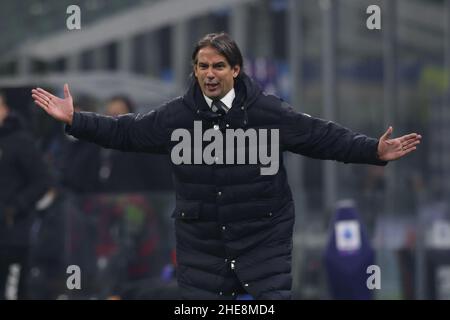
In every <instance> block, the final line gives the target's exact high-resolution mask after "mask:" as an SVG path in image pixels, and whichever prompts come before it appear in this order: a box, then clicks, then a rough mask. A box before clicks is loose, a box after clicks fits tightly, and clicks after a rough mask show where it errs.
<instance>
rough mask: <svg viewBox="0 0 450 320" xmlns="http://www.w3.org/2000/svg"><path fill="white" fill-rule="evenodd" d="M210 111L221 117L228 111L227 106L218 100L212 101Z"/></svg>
mask: <svg viewBox="0 0 450 320" xmlns="http://www.w3.org/2000/svg"><path fill="white" fill-rule="evenodd" d="M211 109H212V111H214V112H217V113H220V114H222V115H224V114H225V113H227V111H228V108H227V106H226V105H225V103H223V102H222V101H220V99H217V100H213V102H212V104H211Z"/></svg>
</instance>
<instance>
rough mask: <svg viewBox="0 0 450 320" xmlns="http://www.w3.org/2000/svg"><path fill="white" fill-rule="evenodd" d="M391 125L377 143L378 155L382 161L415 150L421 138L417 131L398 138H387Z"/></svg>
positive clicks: (395, 158)
mask: <svg viewBox="0 0 450 320" xmlns="http://www.w3.org/2000/svg"><path fill="white" fill-rule="evenodd" d="M391 134H392V127H389V129H388V130H387V131H386V133H385V134H384V135H383V136H381V138H380V140H379V143H378V157H379V158H380V159H381V160H383V161H392V160H397V159H399V158H401V157H403V156H405V155H407V154H408V153H410V152H412V151H414V150H416V148H417V147H416V146H417V145H418V144H419V143H420V139H422V136H421V135H418V134H417V133H410V134H407V135H404V136H402V137H399V138H395V139H389V137H390V135H391Z"/></svg>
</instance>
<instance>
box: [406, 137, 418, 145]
mask: <svg viewBox="0 0 450 320" xmlns="http://www.w3.org/2000/svg"><path fill="white" fill-rule="evenodd" d="M416 141H418V142H420V141H421V139H420V138H418V137H416V138H413V139H409V140H406V141H405V142H403V144H410V143H413V142H416Z"/></svg>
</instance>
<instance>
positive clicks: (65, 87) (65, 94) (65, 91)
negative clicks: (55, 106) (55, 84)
mask: <svg viewBox="0 0 450 320" xmlns="http://www.w3.org/2000/svg"><path fill="white" fill-rule="evenodd" d="M70 97H72V96H71V95H70V91H69V85H68V84H67V83H66V84H65V85H64V98H70Z"/></svg>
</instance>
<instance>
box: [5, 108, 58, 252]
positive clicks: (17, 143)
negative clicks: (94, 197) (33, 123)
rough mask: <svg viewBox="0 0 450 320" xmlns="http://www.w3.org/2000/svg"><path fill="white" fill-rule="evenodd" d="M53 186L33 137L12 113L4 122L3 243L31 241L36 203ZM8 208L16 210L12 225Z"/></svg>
mask: <svg viewBox="0 0 450 320" xmlns="http://www.w3.org/2000/svg"><path fill="white" fill-rule="evenodd" d="M50 186H51V180H50V176H49V174H48V171H47V169H46V167H45V165H44V163H43V161H42V158H41V155H40V154H39V152H38V150H37V148H36V146H35V143H34V141H33V139H32V137H31V136H30V135H29V134H27V133H26V132H25V131H24V130H23V129H22V125H21V121H20V120H19V118H18V117H17V116H15V115H14V114H13V113H11V114H10V115H9V116H8V117H7V118H6V119H5V121H4V123H3V125H1V126H0V245H2V246H28V245H29V231H30V226H31V222H32V219H33V212H34V207H35V205H36V202H37V201H38V200H39V199H40V198H41V197H42V196H43V195H44V193H45V192H46V191H48V190H49V188H50ZM6 208H8V209H9V210H13V212H14V223H13V224H12V225H9V226H8V224H7V223H6V217H5V210H7V209H6Z"/></svg>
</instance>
